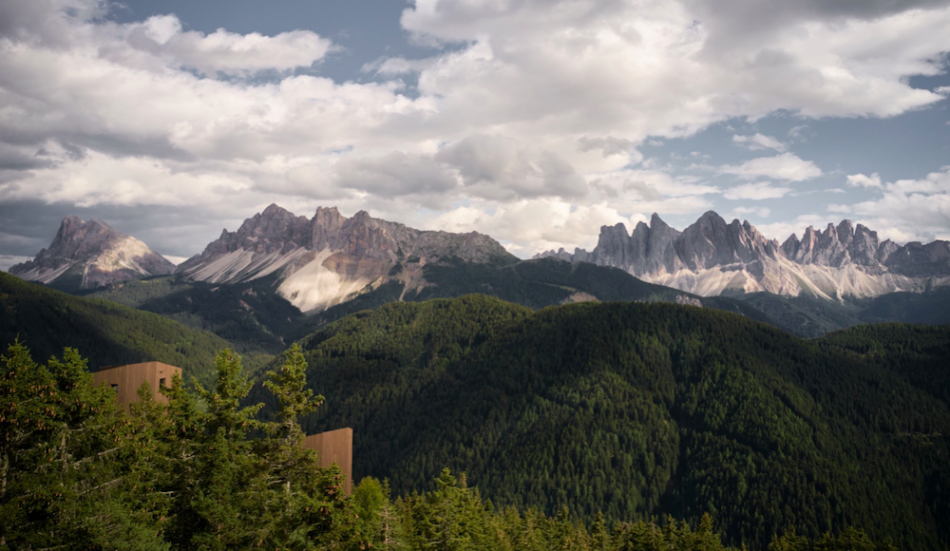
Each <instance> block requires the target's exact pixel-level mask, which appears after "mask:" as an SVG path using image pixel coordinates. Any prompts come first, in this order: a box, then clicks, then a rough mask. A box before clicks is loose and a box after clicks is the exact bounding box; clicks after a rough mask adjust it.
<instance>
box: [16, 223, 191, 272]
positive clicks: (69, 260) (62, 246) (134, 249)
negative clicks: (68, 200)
mask: <svg viewBox="0 0 950 551" xmlns="http://www.w3.org/2000/svg"><path fill="white" fill-rule="evenodd" d="M174 270H175V265H174V264H172V263H171V262H169V261H168V260H167V259H166V258H165V257H163V256H162V255H160V254H158V253H156V252H155V251H153V250H152V249H150V248H148V246H147V245H145V243H142V242H141V241H139V240H138V239H136V238H134V237H131V236H128V235H125V234H122V233H119V232H118V231H116V230H115V229H114V228H113V227H112V226H110V225H109V224H106V223H105V222H103V221H102V220H97V219H92V220H90V221H88V222H83V221H82V219H81V218H79V217H78V216H67V217H66V218H64V219H63V222H62V224H60V226H59V231H58V232H56V237H54V238H53V242H52V243H51V244H50V246H49V248H48V249H42V250H41V251H40V252H39V254H37V255H36V258H34V259H33V260H31V261H29V262H24V263H22V264H17V265H16V266H13V267H12V268H10V273H11V274H13V275H15V276H18V277H20V278H22V279H25V280H28V281H38V282H40V283H44V284H47V285H50V286H52V287H57V288H61V289H64V290H79V289H95V288H97V287H101V286H103V285H108V284H110V283H116V282H122V281H130V280H133V279H141V278H143V277H148V276H154V275H166V274H170V273H172V272H173V271H174Z"/></svg>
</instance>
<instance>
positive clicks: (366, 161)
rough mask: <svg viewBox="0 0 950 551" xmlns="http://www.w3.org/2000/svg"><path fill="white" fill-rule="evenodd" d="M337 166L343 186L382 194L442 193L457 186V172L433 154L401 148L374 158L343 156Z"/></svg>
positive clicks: (336, 169)
mask: <svg viewBox="0 0 950 551" xmlns="http://www.w3.org/2000/svg"><path fill="white" fill-rule="evenodd" d="M334 170H335V172H336V180H337V183H338V185H339V186H340V187H346V188H351V189H355V190H359V191H365V192H368V193H372V194H375V195H378V196H382V197H393V196H399V195H413V194H419V195H427V194H435V195H441V194H444V193H445V192H448V191H450V190H452V189H454V188H455V187H456V186H458V180H457V179H456V178H455V176H454V175H453V174H452V173H451V172H450V171H449V170H447V169H446V168H445V167H443V166H441V165H440V164H438V163H436V162H435V161H434V160H433V159H432V158H431V157H427V156H423V155H408V154H406V153H403V152H402V151H394V152H392V153H389V154H386V155H383V156H380V157H375V158H360V159H344V160H342V161H340V162H339V163H338V164H337V165H336V167H334Z"/></svg>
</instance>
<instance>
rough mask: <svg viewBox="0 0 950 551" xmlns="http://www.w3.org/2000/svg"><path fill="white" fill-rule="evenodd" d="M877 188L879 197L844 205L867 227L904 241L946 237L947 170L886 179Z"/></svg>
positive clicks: (949, 221)
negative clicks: (886, 180) (919, 176)
mask: <svg viewBox="0 0 950 551" xmlns="http://www.w3.org/2000/svg"><path fill="white" fill-rule="evenodd" d="M880 188H881V191H882V195H881V197H880V198H877V199H873V200H869V201H862V202H859V203H855V204H852V205H847V208H849V209H850V211H851V212H853V213H854V214H855V215H856V216H858V217H861V218H862V219H864V220H867V221H868V222H867V224H866V225H868V227H871V228H875V227H880V228H882V229H884V230H886V231H887V235H889V236H895V238H896V237H901V238H902V239H904V241H906V240H910V239H913V240H920V241H930V240H933V239H936V238H941V236H942V238H946V237H948V233H950V232H948V229H947V228H950V170H943V171H940V172H932V173H930V174H928V175H927V176H926V177H924V178H920V179H904V180H897V181H895V182H888V183H886V184H883V185H881V186H880ZM872 224H873V225H872Z"/></svg>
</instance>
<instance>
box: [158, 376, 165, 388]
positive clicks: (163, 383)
mask: <svg viewBox="0 0 950 551" xmlns="http://www.w3.org/2000/svg"><path fill="white" fill-rule="evenodd" d="M158 388H165V378H164V377H162V378H161V379H159V380H158Z"/></svg>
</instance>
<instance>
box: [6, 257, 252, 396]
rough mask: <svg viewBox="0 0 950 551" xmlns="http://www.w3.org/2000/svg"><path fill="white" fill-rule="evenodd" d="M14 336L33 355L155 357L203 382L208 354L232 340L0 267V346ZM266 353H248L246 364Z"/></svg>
mask: <svg viewBox="0 0 950 551" xmlns="http://www.w3.org/2000/svg"><path fill="white" fill-rule="evenodd" d="M17 338H19V339H20V341H21V342H23V343H25V344H26V345H27V346H28V347H29V348H30V350H32V352H33V357H35V358H37V360H40V361H45V360H46V359H47V358H49V357H50V356H51V355H56V356H61V355H62V353H63V347H67V346H68V347H71V348H76V349H78V350H79V353H80V354H81V355H82V356H83V357H85V358H88V359H89V367H90V369H91V370H93V371H95V370H97V369H99V368H101V367H106V366H110V365H117V364H124V363H134V362H142V361H150V360H157V361H161V362H165V363H169V364H172V365H177V366H179V367H181V368H183V370H184V372H185V373H186V375H193V376H195V377H197V378H198V379H199V380H202V381H204V382H207V381H208V380H209V378H210V376H211V375H212V373H213V371H214V355H215V353H217V352H218V351H220V350H223V349H225V348H232V347H233V345H232V344H231V343H230V342H228V341H226V340H224V339H222V338H220V337H218V336H216V335H214V334H212V333H209V332H207V331H196V330H194V329H190V328H188V327H185V326H184V325H182V324H180V323H178V322H176V321H173V320H170V319H167V318H165V317H162V316H159V315H157V314H152V313H149V312H143V311H140V310H135V309H133V308H129V307H127V306H122V305H120V304H116V303H115V302H112V301H108V300H102V299H90V298H82V297H76V296H73V295H69V294H66V293H62V292H60V291H57V290H55V289H50V288H47V287H44V286H42V285H38V284H35V283H29V282H26V281H23V280H21V279H19V278H17V277H14V276H11V275H9V274H5V273H0V346H2V348H3V352H5V351H6V347H7V345H9V344H10V343H12V342H13V341H14V340H15V339H17ZM269 358H270V356H267V355H262V354H258V355H250V356H249V357H247V358H246V362H245V363H246V364H247V365H248V367H250V368H252V369H253V368H254V367H256V365H258V364H260V363H262V362H264V361H267V360H268V359H269Z"/></svg>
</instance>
